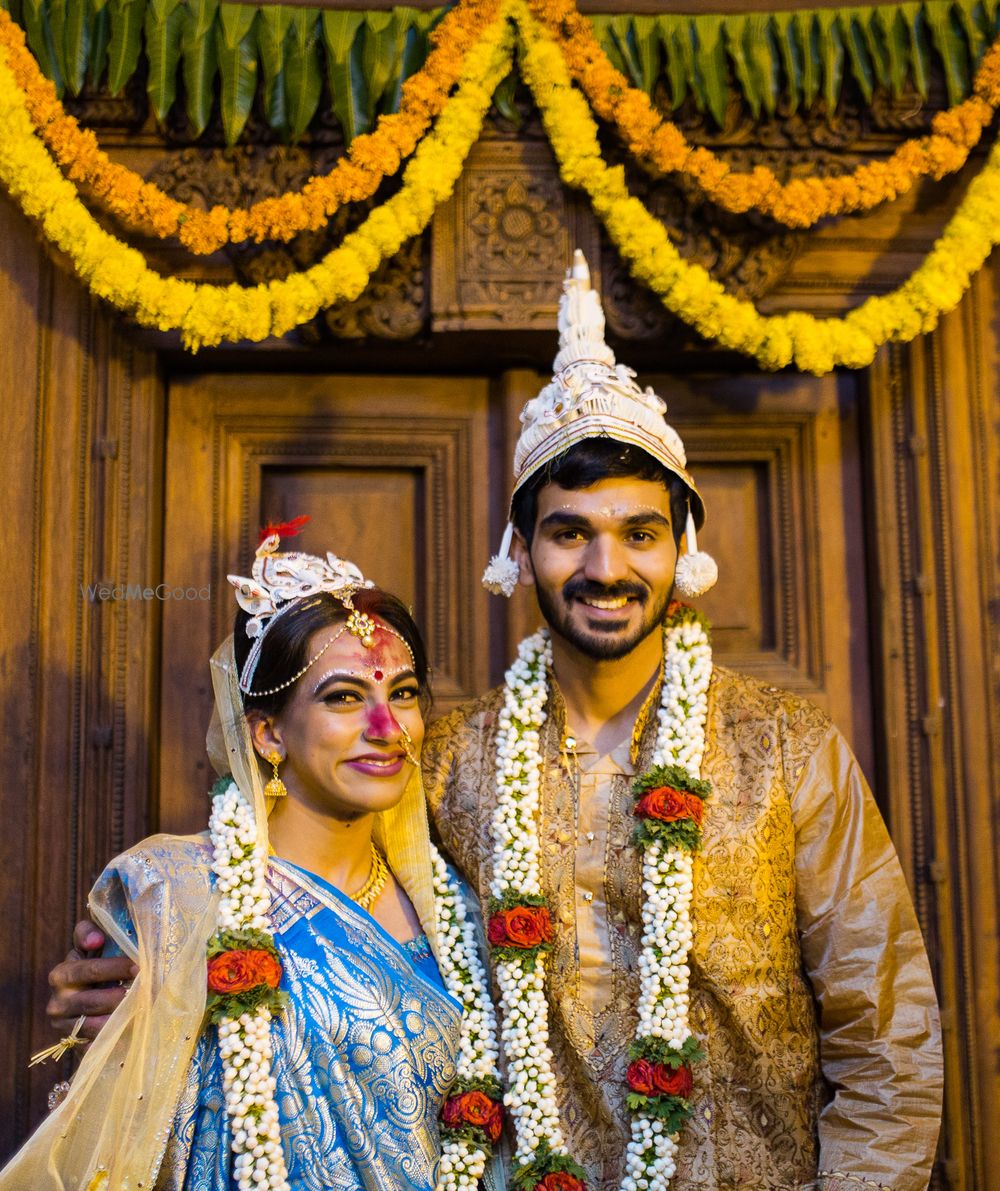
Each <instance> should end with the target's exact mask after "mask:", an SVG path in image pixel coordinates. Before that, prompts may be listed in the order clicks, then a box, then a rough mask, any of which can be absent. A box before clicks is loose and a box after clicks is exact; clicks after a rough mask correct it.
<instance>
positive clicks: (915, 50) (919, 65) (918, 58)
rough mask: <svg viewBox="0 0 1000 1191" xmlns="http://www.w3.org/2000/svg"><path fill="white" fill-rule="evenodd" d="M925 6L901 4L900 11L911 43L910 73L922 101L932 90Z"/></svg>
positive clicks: (917, 3)
mask: <svg viewBox="0 0 1000 1191" xmlns="http://www.w3.org/2000/svg"><path fill="white" fill-rule="evenodd" d="M923 8H924V6H923V4H922V3H919V0H917V2H913V3H908V4H901V5H900V6H899V11H900V13H901V14H902V17H903V23H904V25H905V27H906V32H907V35H908V37H909V41H910V71H911V74H912V77H913V85H914V87H916V89H917V94H918V95H919V96H920V98H921V99H926V98H927V94H928V91H929V90H930V51H929V50H928V48H927V34H926V23H925V21H924V12H923Z"/></svg>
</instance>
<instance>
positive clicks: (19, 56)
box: [0, 0, 500, 255]
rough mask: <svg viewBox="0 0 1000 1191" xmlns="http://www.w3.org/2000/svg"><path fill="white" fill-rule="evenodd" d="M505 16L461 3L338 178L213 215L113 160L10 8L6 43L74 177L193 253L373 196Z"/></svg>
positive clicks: (131, 221)
mask: <svg viewBox="0 0 1000 1191" xmlns="http://www.w3.org/2000/svg"><path fill="white" fill-rule="evenodd" d="M499 15H500V3H499V0H466V2H463V3H460V4H459V5H458V6H457V7H456V8H454V9H452V11H451V12H449V13H448V14H447V16H446V17H445V18H444V20H442V22H441V23H440V25H438V26H437V28H436V29H435V30H434V32H433V33H432V34H431V40H432V42H433V43H434V48H433V49H432V50H431V52H430V54H428V56H427V60H426V61H425V63H424V65H423V67H422V68H421V69H420V70H419V71H418V72H417V73H416V74H414V75H411V76H410V78H408V79H407V80H406V82H404V84H403V88H402V101H401V104H400V109H399V111H398V112H396V113H393V114H390V115H384V116H382V117H380V119H379V122H378V125H377V127H376V129H375V131H374V132H371V133H367V134H365V135H363V136H359V137H355V139H354V140H353V141H352V143H351V145H350V147H349V149H348V151H347V155H346V156H345V157H342V158H341V159H340V160H339V161H338V162H337V164H336V165H335V166H334V167H333V169H332V170H331V172H330V173H329V174H325V175H317V176H314V177H312V178H310V179H309V181H308V182H306V183H305V185H304V186H303V187H302V189H301V191H298V192H289V193H288V194H283V195H281V196H280V197H278V198H267V199H262V200H261V201H260V202H258V203H255V204H254V205H253V206H252V207H250V208H247V209H245V210H243V209H230V208H228V207H224V206H216V207H213V208H212V209H211V210H209V211H205V210H203V209H202V208H201V207H196V206H193V205H191V204H189V203H181V202H178V201H177V200H176V199H173V198H171V197H170V196H169V195H168V194H165V193H164V192H163V191H162V190H161V189H160V188H159V187H158V186H156V185H155V184H154V183H152V182H147V181H146V180H145V179H144V178H142V177H141V176H140V175H139V174H137V173H136V172H135V171H134V170H130V169H129V168H128V167H127V166H124V165H121V164H120V163H118V162H115V161H112V160H111V158H110V157H108V155H107V154H106V153H105V152H104V151H103V150H102V149H101V147H100V145H99V144H98V142H97V138H96V137H95V136H94V134H93V132H91V131H90V129H87V128H81V127H80V125H79V124H78V122H77V121H76V119H75V118H74V117H73V116H71V115H70V114H69V113H68V112H67V111H66V109H65V108H64V107H63V105H62V103H61V102H60V100H59V98H58V96H57V95H56V90H55V87H54V86H53V85H52V83H51V82H50V81H49V80H48V79H47V78H45V76H44V75H43V74H42V72H41V69H40V68H39V66H38V63H37V62H36V61H35V58H34V57H33V55H32V54H31V52H30V50H29V49H28V47H27V45H26V44H25V40H24V33H23V32H22V30H21V29H20V27H19V26H18V25H16V24H15V23H14V21H13V20H12V18H11V17H10V15H9V14H8V13H7V12H5V11H4V10H3V9H0V46H2V47H3V49H4V51H5V52H6V56H7V63H8V65H9V66H10V68H11V70H12V71H13V73H14V77H15V79H16V80H17V83H18V85H19V86H20V88H21V90H22V91H23V92H24V95H25V99H26V102H27V107H28V111H29V113H30V115H31V119H32V121H33V122H34V124H35V127H36V128H37V129H38V132H39V134H40V135H41V137H42V139H43V140H44V141H45V143H46V144H47V145H48V147H49V149H50V150H51V151H52V154H53V156H54V157H55V158H56V160H57V161H58V162H59V164H60V165H61V166H62V167H63V168H64V169H65V170H66V172H67V174H68V175H69V177H70V178H71V179H72V180H73V181H74V182H82V183H85V184H86V185H87V186H88V187H89V188H90V190H91V192H92V193H93V195H94V197H95V198H96V199H97V200H98V201H99V202H101V203H102V205H103V206H104V207H105V208H106V209H107V210H108V211H109V212H110V213H111V214H113V215H114V216H115V217H116V218H117V219H118V220H119V221H120V222H121V223H122V224H123V225H124V226H126V227H129V228H132V229H133V230H140V231H143V232H146V233H149V232H153V233H154V234H155V235H157V236H159V237H160V238H161V239H165V238H166V237H168V236H176V237H177V238H178V239H179V240H180V241H181V243H182V244H183V245H184V246H185V247H186V248H188V249H189V250H190V251H191V252H194V253H197V254H199V255H205V254H207V253H210V252H215V251H216V250H217V249H219V248H221V247H222V246H223V245H224V244H230V243H232V244H238V243H242V242H243V241H244V240H255V241H257V242H258V243H259V242H260V241H262V240H282V241H287V240H290V239H291V238H292V237H293V236H295V235H297V234H298V233H299V232H302V231H316V230H318V229H319V228H322V227H323V226H325V224H326V222H327V221H328V220H329V218H330V217H331V215H333V214H334V212H335V211H337V209H338V208H339V207H341V206H343V204H344V203H348V202H358V201H360V200H363V199H367V198H370V197H371V195H373V194H374V193H375V191H376V190H377V189H378V187H379V185H380V184H381V182H382V181H383V179H384V178H386V177H389V176H391V175H392V174H394V173H395V172H396V171H397V170H398V169H399V167H400V164H401V163H402V161H403V159H404V158H406V157H409V155H410V154H411V153H412V152H413V150H414V149H415V148H416V146H417V144H418V142H419V141H420V139H421V137H422V136H423V135H424V133H425V132H426V131H427V129H428V127H429V126H430V123H431V121H432V120H433V119H434V118H435V117H436V116H438V115H439V114H440V112H441V111H442V109H443V108H444V104H445V102H446V100H447V98H448V95H449V93H450V91H451V89H452V87H453V86H454V85H455V83H456V82H457V80H458V77H459V74H460V73H461V69H462V64H463V62H464V61H465V56H466V54H467V52H468V51H469V49H470V48H471V47H472V46H473V45H475V44H476V43H477V42H478V41H479V39H480V37H481V36H482V34H483V32H484V31H485V29H486V28H487V27H488V26H489V25H490V24H491V23H492V22H494V21H496V20H498V19H499Z"/></svg>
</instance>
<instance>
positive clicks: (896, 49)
mask: <svg viewBox="0 0 1000 1191" xmlns="http://www.w3.org/2000/svg"><path fill="white" fill-rule="evenodd" d="M875 20H876V21H877V22H878V24H879V27H880V28H881V30H882V40H883V42H884V44H885V51H886V61H887V68H888V72H889V86H890V87H891V88H892V94H893V98H895V99H898V98H899V97H900V96H901V95H902V94H903V88H904V87H905V86H906V72H907V69H908V67H909V61H910V39H909V37H908V36H907V33H906V25H905V23H904V21H903V16H902V13H901V12H900V11H899V9H898V8H896V7H895V6H889V5H886V6H885V7H879V8H876V9H875Z"/></svg>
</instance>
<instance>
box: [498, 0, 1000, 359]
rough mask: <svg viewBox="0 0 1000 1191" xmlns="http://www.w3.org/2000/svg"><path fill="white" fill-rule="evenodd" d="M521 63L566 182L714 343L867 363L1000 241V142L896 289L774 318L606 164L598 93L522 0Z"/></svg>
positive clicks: (918, 322)
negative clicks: (575, 81) (675, 237)
mask: <svg viewBox="0 0 1000 1191" xmlns="http://www.w3.org/2000/svg"><path fill="white" fill-rule="evenodd" d="M512 3H513V4H514V6H515V18H516V20H517V22H518V26H519V33H520V38H519V42H520V53H521V68H522V71H523V75H524V78H525V80H526V81H527V83H528V85H529V87H530V88H531V91H532V93H533V95H534V97H535V102H536V103H537V104H538V107H539V110H540V112H541V115H542V120H543V123H544V125H545V129H546V132H547V133H548V136H549V140H550V141H551V143H552V147H553V150H554V151H555V155H556V160H557V161H558V163H559V169H560V173H561V175H562V178H563V181H564V182H566V184H567V185H569V186H574V187H579V188H581V189H583V190H585V191H586V192H587V194H588V195H589V196H590V199H591V201H592V203H593V205H594V209H595V211H596V212H597V214H598V215H599V216H600V218H601V219H602V221H603V222H604V225H605V227H606V228H607V230H608V232H609V234H610V236H611V238H612V240H613V241H614V242H615V244H616V245H617V247H618V251H619V252H620V253H621V254H622V256H623V257H624V259H625V260H626V261H628V262H629V264H630V266H631V268H632V272H633V274H634V276H636V277H637V278H639V279H640V280H641V281H643V282H645V284H646V285H648V286H649V287H650V289H652V290H653V292H654V293H656V294H657V295H658V296H659V297H660V299H661V300H662V301H663V304H664V306H665V307H666V308H667V309H668V310H670V311H671V312H672V313H674V314H676V315H678V316H679V317H681V318H682V319H684V321H685V322H687V323H689V324H690V325H691V326H693V327H695V328H696V329H697V330H698V332H699V333H700V334H702V335H703V336H704V337H705V338H706V339H710V340H715V341H716V342H718V343H720V344H722V346H724V347H727V348H733V349H735V350H737V351H740V352H744V353H745V354H747V355H750V356H754V357H756V359H757V360H758V361H759V362H760V363H761V364H762V365H763V366H764V367H765V368H782V367H784V366H785V365H787V364H791V363H794V364H795V365H796V366H797V367H798V368H800V369H802V370H803V371H805V372H813V373H816V374H817V375H822V374H823V373H826V372H829V371H830V370H831V369H833V368H835V367H837V366H838V365H844V366H847V367H849V368H861V367H864V366H866V365H868V364H870V363H871V361H872V359H873V357H874V355H875V352H876V350H877V349H878V348H879V347H880V346H881V345H882V344H883V343H886V342H888V341H890V340H892V341H895V342H908V341H909V340H911V339H913V338H914V337H915V336H916V335H919V334H921V333H922V332H926V331H930V330H932V329H933V328H934V327H935V326H936V324H937V322H938V319H939V318H940V316H941V315H942V314H943V313H945V312H946V311H949V310H952V309H953V308H954V307H955V306H957V305H958V303H959V301H960V300H961V297H962V294H963V293H964V292H965V290H966V288H967V287H968V285H969V280H970V278H971V276H972V274H973V273H974V272H975V271H976V270H977V269H979V268H980V267H981V266H982V264H983V262H984V261H985V260H986V258H987V256H988V255H989V253H990V251H991V250H992V248H993V247H994V246H995V245H996V244H997V243H998V242H1000V140H998V142H997V143H996V144H995V145H994V147H993V149H992V150H991V152H990V155H989V158H988V160H987V162H986V164H985V165H984V167H983V169H982V171H981V172H980V173H979V175H978V176H977V177H976V178H974V179H973V181H972V182H971V183H970V185H969V189H968V192H967V193H966V196H965V198H964V199H963V201H962V203H961V205H960V206H959V208H958V210H957V211H956V212H955V214H954V215H953V216H952V218H951V219H950V220H949V222H948V225H947V227H946V228H945V229H944V231H943V233H942V234H941V236H940V238H939V239H938V240H937V242H936V243H935V245H934V247H933V248H932V249H931V251H930V253H929V254H928V256H927V258H926V259H925V260H924V262H923V263H922V264H921V265H920V266H919V268H917V269H916V271H915V272H914V273H913V274H912V275H911V276H910V278H909V279H908V280H907V281H905V282H904V283H903V284H902V285H901V286H900V287H899V288H898V289H897V290H895V291H894V292H893V293H891V294H886V295H884V296H880V297H874V298H869V299H868V300H867V301H865V302H864V303H862V305H860V306H859V307H857V308H856V309H855V310H852V311H851V312H850V313H849V314H847V315H845V316H844V317H843V318H829V319H819V318H816V317H814V316H813V315H811V314H807V313H805V312H803V311H795V312H792V313H790V314H783V315H774V316H771V317H766V316H764V315H761V314H759V313H758V311H757V310H756V309H755V308H754V306H753V305H752V304H751V303H749V302H744V301H741V300H740V299H739V298H735V297H733V295H732V294H728V293H726V291H725V290H724V289H723V287H722V286H721V285H720V284H719V283H718V282H717V281H715V280H714V279H713V278H712V277H711V276H710V275H709V274H708V272H707V271H706V270H705V269H704V268H702V267H701V266H700V265H695V264H689V263H688V262H686V261H684V260H683V259H682V257H681V256H680V254H679V253H678V251H677V249H676V248H675V247H674V245H673V244H672V243H671V241H670V238H669V236H668V235H667V232H666V229H665V228H664V227H663V225H662V224H661V223H660V222H659V221H658V220H656V219H655V218H654V217H653V216H652V215H651V214H650V213H649V211H647V210H646V208H645V207H644V206H643V204H642V203H641V202H640V201H639V200H638V199H636V198H633V197H632V196H630V195H629V193H628V189H627V187H626V184H625V173H624V170H623V168H622V167H621V166H615V167H609V166H608V165H606V164H605V162H604V160H603V158H602V156H601V149H600V145H599V144H598V139H597V127H596V125H595V123H594V119H593V116H592V115H591V113H590V109H589V107H588V106H587V102H586V100H585V99H584V97H583V96H582V95H581V94H580V92H579V91H577V90H575V88H574V87H573V85H572V81H571V79H570V76H569V72H568V69H567V65H566V60H565V58H564V57H563V53H562V50H561V48H560V47H559V46H558V45H557V44H556V43H555V42H554V41H553V40H552V39H551V38H550V37H549V36H548V35H547V34H546V32H545V30H544V29H543V28H542V27H541V26H540V25H539V24H538V23H537V22H536V21H535V20H534V18H533V17H532V15H531V13H530V12H529V11H528V7H527V4H526V3H525V2H524V0H512Z"/></svg>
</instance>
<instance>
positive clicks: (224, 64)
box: [218, 4, 257, 145]
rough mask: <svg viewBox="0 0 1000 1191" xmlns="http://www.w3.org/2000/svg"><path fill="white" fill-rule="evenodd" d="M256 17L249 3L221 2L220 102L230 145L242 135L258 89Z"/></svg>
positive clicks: (219, 49)
mask: <svg viewBox="0 0 1000 1191" xmlns="http://www.w3.org/2000/svg"><path fill="white" fill-rule="evenodd" d="M256 19H257V10H256V9H255V8H252V7H251V6H250V5H249V4H220V5H219V38H218V47H219V48H218V55H219V73H220V75H221V76H222V81H221V85H220V87H219V102H220V105H221V108H222V127H223V129H224V130H225V133H226V144H227V145H234V144H235V143H236V142H237V140H238V139H239V135H240V133H241V132H242V131H243V127H244V125H245V124H246V122H247V117H248V116H249V115H250V109H251V108H252V107H253V97H254V95H255V94H256V92H257V37H256V34H255V32H254V28H255V23H256Z"/></svg>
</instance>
